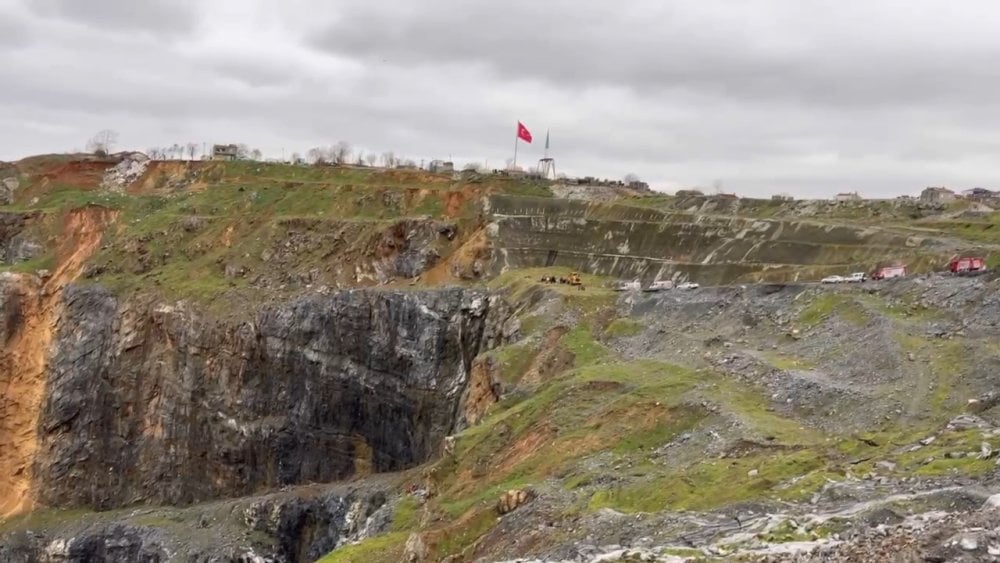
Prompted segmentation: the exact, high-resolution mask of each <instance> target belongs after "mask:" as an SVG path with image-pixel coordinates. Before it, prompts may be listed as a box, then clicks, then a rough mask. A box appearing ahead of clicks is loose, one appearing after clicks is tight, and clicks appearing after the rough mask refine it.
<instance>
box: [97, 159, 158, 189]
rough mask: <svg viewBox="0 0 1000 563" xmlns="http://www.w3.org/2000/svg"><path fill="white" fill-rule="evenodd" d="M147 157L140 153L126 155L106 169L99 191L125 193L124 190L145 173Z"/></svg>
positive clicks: (147, 162)
mask: <svg viewBox="0 0 1000 563" xmlns="http://www.w3.org/2000/svg"><path fill="white" fill-rule="evenodd" d="M149 163H150V160H149V157H148V156H146V155H144V154H142V153H141V152H133V153H127V154H126V155H125V157H124V158H123V159H122V161H121V162H119V163H118V164H116V165H114V166H112V167H111V168H108V170H107V171H106V172H105V173H104V178H103V179H102V180H101V189H102V190H107V191H109V192H115V193H125V188H127V187H128V186H130V185H131V184H132V183H133V182H135V181H136V180H138V179H139V178H140V177H141V176H142V175H143V174H145V173H146V167H148V166H149Z"/></svg>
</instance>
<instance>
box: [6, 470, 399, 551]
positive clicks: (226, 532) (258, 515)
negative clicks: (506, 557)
mask: <svg viewBox="0 0 1000 563" xmlns="http://www.w3.org/2000/svg"><path fill="white" fill-rule="evenodd" d="M386 499H387V497H386V492H385V491H384V490H383V489H381V488H380V487H377V486H376V487H352V486H334V487H331V488H329V489H328V490H325V491H322V492H319V493H318V494H315V495H311V496H310V495H303V494H302V493H296V494H275V495H269V496H267V497H263V498H260V499H258V500H238V501H227V502H219V503H212V504H208V505H202V506H199V507H195V508H189V509H176V508H173V509H171V508H166V509H163V508H150V509H139V510H136V511H135V512H134V513H133V515H132V516H130V517H125V518H122V516H121V515H119V516H118V518H119V519H117V520H116V519H114V518H113V517H106V516H104V515H102V514H90V515H86V516H81V517H78V518H76V519H73V520H71V521H68V522H65V523H63V524H61V525H57V526H56V529H54V530H48V531H46V532H41V533H39V532H34V531H31V532H29V531H19V532H12V533H8V534H6V535H3V536H0V561H5V562H8V561H9V562H26V563H27V562H39V563H49V562H52V563H55V562H65V561H72V562H77V561H79V562H83V561H102V562H122V563H132V562H134V561H144V562H150V563H158V562H161V561H162V562H166V561H213V562H219V563H221V562H241V563H250V562H255V563H265V562H274V563H277V562H286V561H287V562H298V561H315V560H317V559H319V558H320V557H322V556H323V555H325V554H326V553H328V552H330V551H332V550H333V549H335V548H337V547H339V546H342V545H344V544H346V543H349V542H353V541H358V540H361V539H364V538H367V537H371V536H374V535H377V534H379V533H383V532H384V531H385V530H386V529H387V528H388V527H389V525H390V523H391V518H390V517H391V512H392V504H391V503H389V502H387V500H386ZM135 513H138V514H135ZM164 523H170V524H172V525H173V526H174V527H175V528H176V529H182V530H183V532H182V533H171V532H170V530H165V529H164V526H163V524H164ZM150 524H152V525H150Z"/></svg>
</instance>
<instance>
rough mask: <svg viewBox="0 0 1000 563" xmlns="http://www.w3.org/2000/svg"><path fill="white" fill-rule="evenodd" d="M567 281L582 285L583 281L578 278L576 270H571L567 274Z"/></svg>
mask: <svg viewBox="0 0 1000 563" xmlns="http://www.w3.org/2000/svg"><path fill="white" fill-rule="evenodd" d="M568 283H569V284H570V285H583V281H581V280H580V274H578V273H576V272H571V273H570V274H569V280H568Z"/></svg>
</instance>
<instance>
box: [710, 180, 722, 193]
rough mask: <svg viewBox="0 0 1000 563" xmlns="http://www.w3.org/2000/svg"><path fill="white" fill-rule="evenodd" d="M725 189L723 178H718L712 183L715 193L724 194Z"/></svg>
mask: <svg viewBox="0 0 1000 563" xmlns="http://www.w3.org/2000/svg"><path fill="white" fill-rule="evenodd" d="M724 187H725V186H724V185H723V183H722V178H716V179H715V180H713V181H712V189H714V190H715V193H717V194H721V193H722V189H723V188H724Z"/></svg>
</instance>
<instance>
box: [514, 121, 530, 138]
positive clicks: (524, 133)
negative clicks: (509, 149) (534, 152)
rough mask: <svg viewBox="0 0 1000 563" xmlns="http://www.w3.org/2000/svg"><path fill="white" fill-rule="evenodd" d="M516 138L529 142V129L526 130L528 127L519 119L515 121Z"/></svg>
mask: <svg viewBox="0 0 1000 563" xmlns="http://www.w3.org/2000/svg"><path fill="white" fill-rule="evenodd" d="M517 138H519V139H523V140H524V142H526V143H530V142H531V131H528V128H527V127H525V126H524V124H523V123H521V122H520V121H518V122H517Z"/></svg>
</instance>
